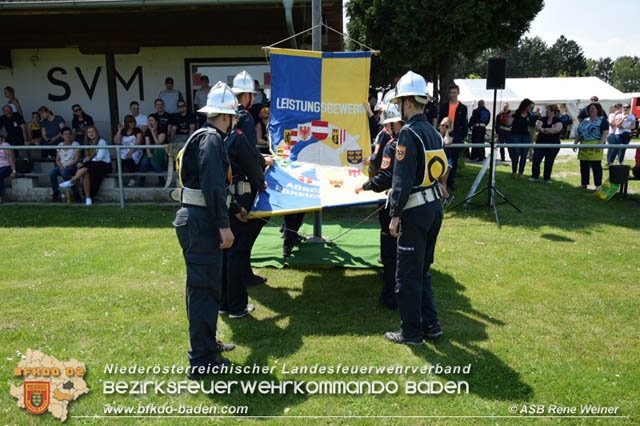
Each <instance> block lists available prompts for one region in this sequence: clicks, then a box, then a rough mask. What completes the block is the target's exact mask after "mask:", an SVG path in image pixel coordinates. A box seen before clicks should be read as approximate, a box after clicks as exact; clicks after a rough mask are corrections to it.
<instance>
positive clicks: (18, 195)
mask: <svg viewBox="0 0 640 426" xmlns="http://www.w3.org/2000/svg"><path fill="white" fill-rule="evenodd" d="M169 192H170V191H169V190H164V189H163V188H125V190H124V198H125V201H126V202H169V201H171V199H170V197H169ZM52 194H53V191H52V190H51V188H37V187H36V188H19V189H17V188H15V187H11V188H5V197H4V199H5V201H15V202H50V201H51V196H52ZM95 199H96V201H98V202H101V201H102V202H119V201H120V191H119V190H118V189H117V188H112V189H108V188H105V187H100V192H99V193H98V196H97V197H95Z"/></svg>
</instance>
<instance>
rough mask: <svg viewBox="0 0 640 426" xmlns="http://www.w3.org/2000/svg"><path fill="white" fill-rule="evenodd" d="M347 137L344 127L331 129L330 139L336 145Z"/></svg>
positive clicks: (340, 143)
mask: <svg viewBox="0 0 640 426" xmlns="http://www.w3.org/2000/svg"><path fill="white" fill-rule="evenodd" d="M346 139H347V131H346V130H345V129H333V130H331V140H333V143H335V144H336V145H342V144H343V143H344V141H345V140H346Z"/></svg>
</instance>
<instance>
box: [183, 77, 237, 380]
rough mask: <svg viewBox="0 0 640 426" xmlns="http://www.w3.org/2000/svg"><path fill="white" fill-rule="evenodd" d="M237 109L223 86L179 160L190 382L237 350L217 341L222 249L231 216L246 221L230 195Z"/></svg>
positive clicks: (230, 240) (230, 238) (229, 236)
mask: <svg viewBox="0 0 640 426" xmlns="http://www.w3.org/2000/svg"><path fill="white" fill-rule="evenodd" d="M236 107H237V100H236V96H235V95H234V93H233V92H232V91H231V89H230V88H229V86H227V85H226V84H224V83H222V82H218V83H217V84H216V85H215V86H214V87H212V88H211V90H210V92H209V94H208V96H207V105H206V106H204V107H202V108H201V109H200V110H198V112H200V113H203V114H206V115H207V122H206V124H205V125H204V126H203V127H202V128H201V129H199V130H198V131H196V132H195V133H193V135H191V137H190V138H189V139H188V140H187V142H186V143H185V145H184V147H183V148H182V150H181V151H180V153H179V154H178V157H177V166H178V176H179V181H180V185H181V186H182V188H181V189H179V190H177V191H178V192H179V195H180V202H181V203H182V207H181V208H180V210H178V212H177V213H176V218H175V220H174V222H173V224H174V225H175V227H176V234H177V236H178V242H179V243H180V246H181V247H182V253H183V255H184V259H185V263H186V269H187V283H186V287H187V288H186V299H187V303H186V304H187V318H188V320H189V338H190V343H191V348H190V349H189V352H188V358H189V362H190V364H191V369H190V371H189V372H188V377H189V378H190V379H200V378H202V377H203V376H204V375H206V371H207V368H211V367H212V366H215V365H220V364H229V360H228V359H226V358H218V356H217V354H218V353H219V352H223V351H228V350H231V349H233V348H234V346H233V345H230V344H224V343H222V342H220V341H217V340H216V325H217V321H218V310H219V308H220V306H221V303H222V300H221V291H222V282H221V275H222V249H227V248H229V247H231V246H232V245H233V244H234V235H233V233H232V231H231V227H230V225H229V215H230V214H232V215H237V216H242V211H241V207H240V206H239V205H238V204H237V203H236V202H235V200H234V199H233V197H232V196H231V195H230V193H229V189H228V186H229V184H230V183H231V168H230V164H229V158H228V157H227V153H226V152H225V149H224V144H223V141H224V140H225V138H227V133H228V132H229V131H230V130H231V128H232V126H233V121H234V118H235V114H236V111H235V110H236Z"/></svg>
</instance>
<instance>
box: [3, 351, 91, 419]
mask: <svg viewBox="0 0 640 426" xmlns="http://www.w3.org/2000/svg"><path fill="white" fill-rule="evenodd" d="M86 371H87V369H86V367H85V364H84V363H83V362H80V361H78V360H76V359H71V360H69V361H58V360H57V359H56V358H54V357H52V356H49V355H46V354H44V353H42V352H40V351H33V350H31V349H27V353H26V355H25V356H24V358H23V359H22V360H21V361H20V363H19V364H18V366H17V367H16V368H14V369H13V376H14V378H17V377H23V378H24V382H23V383H22V384H21V385H19V386H14V385H13V384H12V385H11V387H10V389H9V393H10V394H11V396H13V397H14V398H16V399H17V400H18V402H17V405H18V407H20V408H24V409H26V410H27V411H28V412H30V413H33V414H44V413H46V412H47V411H48V412H49V413H51V415H52V416H53V417H55V418H57V419H59V420H60V421H63V422H64V421H65V420H67V414H68V407H69V403H71V401H75V400H76V399H78V398H79V397H80V396H81V395H84V394H85V393H88V392H89V388H88V387H87V384H86V383H85V381H84V376H85V373H86Z"/></svg>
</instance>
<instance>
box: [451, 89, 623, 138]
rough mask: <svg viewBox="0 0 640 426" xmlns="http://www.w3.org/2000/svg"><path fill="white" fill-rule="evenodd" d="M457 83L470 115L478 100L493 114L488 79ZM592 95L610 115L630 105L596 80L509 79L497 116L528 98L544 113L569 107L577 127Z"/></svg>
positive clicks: (501, 91) (619, 95)
mask: <svg viewBox="0 0 640 426" xmlns="http://www.w3.org/2000/svg"><path fill="white" fill-rule="evenodd" d="M455 82H456V84H457V85H458V86H460V96H459V98H458V99H459V100H460V102H462V103H464V104H465V105H466V106H467V109H468V111H469V115H471V112H472V111H473V109H475V108H476V107H477V104H478V101H479V100H484V101H485V106H486V107H487V108H488V109H489V111H493V109H492V108H493V90H487V89H486V85H487V81H486V80H485V79H457V80H455ZM593 95H595V96H597V97H598V99H599V100H600V104H601V105H602V107H603V109H604V111H605V113H607V114H608V113H609V112H610V109H611V107H613V105H615V104H616V103H617V102H628V101H629V96H628V95H627V94H625V93H622V92H621V91H619V90H618V89H616V88H615V87H613V86H610V85H609V84H607V83H605V82H604V81H602V80H600V79H599V78H597V77H549V78H507V79H506V84H505V89H504V90H498V92H497V98H496V103H497V105H496V113H497V112H499V111H500V110H501V109H502V105H503V104H504V103H506V102H508V103H509V109H512V110H514V109H516V108H517V107H518V104H519V103H520V101H522V100H523V99H524V98H529V99H531V100H532V101H533V102H535V103H536V107H538V106H539V107H540V109H541V111H542V112H543V113H544V111H545V108H544V105H550V104H556V105H563V104H564V105H566V106H567V110H568V112H569V115H570V116H571V118H573V121H574V123H575V122H576V116H577V115H578V112H579V110H580V109H581V108H583V107H585V106H587V105H588V104H589V99H590V98H591V96H593ZM492 120H493V117H492ZM573 129H575V126H574V127H573Z"/></svg>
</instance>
